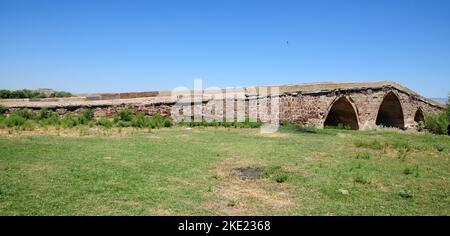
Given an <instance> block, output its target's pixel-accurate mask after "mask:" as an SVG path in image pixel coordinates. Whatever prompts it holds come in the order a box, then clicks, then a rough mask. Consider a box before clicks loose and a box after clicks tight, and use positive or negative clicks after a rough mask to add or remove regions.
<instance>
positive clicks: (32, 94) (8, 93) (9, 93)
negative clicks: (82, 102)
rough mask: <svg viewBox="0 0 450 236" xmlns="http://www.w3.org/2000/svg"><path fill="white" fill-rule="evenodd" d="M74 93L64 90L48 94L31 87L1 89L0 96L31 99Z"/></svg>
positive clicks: (67, 95) (69, 95)
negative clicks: (30, 88) (33, 89)
mask: <svg viewBox="0 0 450 236" xmlns="http://www.w3.org/2000/svg"><path fill="white" fill-rule="evenodd" d="M71 96H72V94H71V93H69V92H64V91H55V92H53V93H52V94H50V96H47V94H45V93H43V92H39V91H31V90H29V89H22V90H5V89H3V90H0V98H3V99H8V98H19V99H21V98H29V99H35V98H47V97H71Z"/></svg>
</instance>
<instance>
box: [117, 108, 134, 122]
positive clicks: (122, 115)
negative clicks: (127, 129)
mask: <svg viewBox="0 0 450 236" xmlns="http://www.w3.org/2000/svg"><path fill="white" fill-rule="evenodd" d="M132 119H133V113H132V112H131V111H130V110H129V109H126V108H125V109H123V110H121V111H120V112H119V120H121V121H131V120H132Z"/></svg>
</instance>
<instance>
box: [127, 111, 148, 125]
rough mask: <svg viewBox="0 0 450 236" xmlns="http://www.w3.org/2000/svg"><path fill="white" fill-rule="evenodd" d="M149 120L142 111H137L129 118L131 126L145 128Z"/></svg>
mask: <svg viewBox="0 0 450 236" xmlns="http://www.w3.org/2000/svg"><path fill="white" fill-rule="evenodd" d="M149 122H150V121H149V120H148V119H146V117H145V115H144V113H142V112H141V113H139V114H137V115H136V116H134V117H133V118H132V119H131V126H133V127H136V128H145V127H148V125H149Z"/></svg>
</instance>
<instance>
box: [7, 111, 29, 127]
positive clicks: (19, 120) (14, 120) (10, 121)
mask: <svg viewBox="0 0 450 236" xmlns="http://www.w3.org/2000/svg"><path fill="white" fill-rule="evenodd" d="M26 121H27V119H25V118H23V117H22V116H19V115H18V114H11V115H10V116H9V117H8V118H6V119H5V121H4V122H5V125H6V126H8V127H15V126H22V125H24V124H25V122H26Z"/></svg>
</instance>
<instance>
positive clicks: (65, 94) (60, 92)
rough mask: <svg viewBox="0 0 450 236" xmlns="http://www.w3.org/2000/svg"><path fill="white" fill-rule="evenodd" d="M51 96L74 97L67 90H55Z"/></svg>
mask: <svg viewBox="0 0 450 236" xmlns="http://www.w3.org/2000/svg"><path fill="white" fill-rule="evenodd" d="M49 97H51V98H64V97H72V94H71V93H69V92H65V91H55V92H53V93H51V94H50V96H49Z"/></svg>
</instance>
